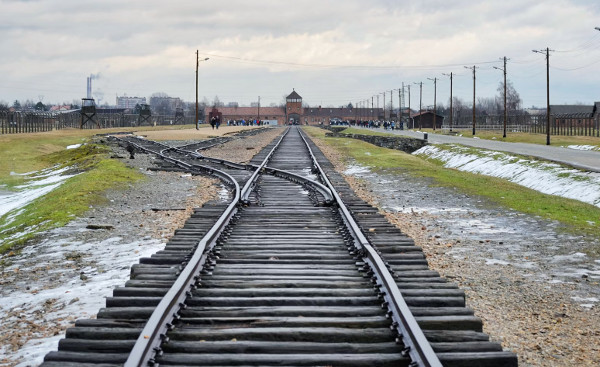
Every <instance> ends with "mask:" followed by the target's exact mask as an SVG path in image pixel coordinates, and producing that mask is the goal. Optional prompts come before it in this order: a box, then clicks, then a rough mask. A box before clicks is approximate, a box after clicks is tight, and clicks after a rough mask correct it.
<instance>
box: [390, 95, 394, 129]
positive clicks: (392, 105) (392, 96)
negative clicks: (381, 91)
mask: <svg viewBox="0 0 600 367" xmlns="http://www.w3.org/2000/svg"><path fill="white" fill-rule="evenodd" d="M393 92H394V90H393V89H392V90H391V91H390V122H391V121H392V112H393V111H394V100H393V99H392V98H394V93H393Z"/></svg>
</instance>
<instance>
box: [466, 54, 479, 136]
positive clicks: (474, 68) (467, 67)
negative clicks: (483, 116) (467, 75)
mask: <svg viewBox="0 0 600 367" xmlns="http://www.w3.org/2000/svg"><path fill="white" fill-rule="evenodd" d="M465 68H466V69H473V135H475V70H476V69H477V66H475V65H473V67H470V66H465Z"/></svg>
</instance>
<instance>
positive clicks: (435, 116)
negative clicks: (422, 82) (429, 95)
mask: <svg viewBox="0 0 600 367" xmlns="http://www.w3.org/2000/svg"><path fill="white" fill-rule="evenodd" d="M427 79H429V80H432V81H433V131H435V125H437V105H436V98H437V77H435V78H433V79H431V78H427Z"/></svg>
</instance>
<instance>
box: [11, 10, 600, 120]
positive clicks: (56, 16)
mask: <svg viewBox="0 0 600 367" xmlns="http://www.w3.org/2000/svg"><path fill="white" fill-rule="evenodd" d="M0 14H2V17H1V19H2V20H1V21H0V29H1V39H0V46H1V47H0V49H1V50H2V51H1V52H0V73H1V75H2V77H1V78H2V79H1V80H2V81H1V82H0V101H4V102H7V103H9V104H10V105H12V102H13V101H14V100H16V99H18V100H20V101H23V100H25V99H31V100H34V101H35V102H37V101H39V100H40V99H43V102H44V103H60V102H71V101H73V100H80V99H81V98H82V97H85V92H86V78H87V77H88V76H90V75H94V76H95V79H94V81H93V91H94V96H95V97H96V98H99V97H101V99H102V101H101V102H102V103H103V102H108V103H109V104H114V103H115V97H116V96H117V95H119V96H122V95H125V94H126V95H128V96H142V97H149V96H150V95H151V94H153V93H155V92H163V93H167V94H168V95H169V96H172V97H180V98H182V99H183V100H186V101H194V100H195V67H196V50H199V53H200V58H201V59H204V58H206V57H208V58H209V60H208V61H205V62H200V67H199V70H200V71H199V95H200V99H202V98H203V97H207V98H208V99H209V100H211V101H212V100H213V99H214V97H215V96H218V97H219V99H220V100H221V101H223V102H230V101H236V102H239V103H240V104H243V105H247V104H249V103H250V102H253V101H256V100H257V99H258V96H260V97H261V105H263V106H268V105H269V104H270V103H280V102H281V101H282V99H283V97H284V96H285V95H287V94H289V93H290V92H291V91H292V88H295V90H296V91H297V92H298V93H299V94H300V95H301V96H302V97H303V98H304V101H305V102H307V103H308V104H310V105H311V106H318V105H323V106H330V105H333V106H336V107H337V106H340V105H344V104H347V103H349V102H351V103H353V104H355V103H356V102H357V101H364V100H367V99H368V100H371V97H372V96H375V95H377V94H379V93H383V92H384V91H386V99H387V100H389V91H390V90H393V89H398V88H400V87H401V86H402V82H404V83H405V85H411V104H412V105H411V106H412V107H413V108H414V107H415V106H418V104H419V86H418V85H415V84H413V83H415V82H421V81H422V82H423V105H424V106H427V105H433V94H434V85H433V81H431V80H429V79H428V78H431V79H433V78H438V79H439V80H438V83H437V101H438V103H439V102H441V103H444V104H447V103H448V98H449V95H450V82H449V77H448V76H445V75H443V74H444V73H446V74H449V73H451V72H452V73H453V74H454V75H455V76H454V89H453V91H454V96H455V97H459V98H462V99H464V100H465V101H466V102H467V103H469V104H470V103H471V101H472V98H473V74H472V71H471V70H469V69H466V68H465V66H469V67H472V66H477V69H476V90H477V97H493V96H494V95H496V94H497V91H496V89H497V88H498V84H499V83H500V82H501V81H502V71H501V70H497V69H494V66H496V67H500V68H502V66H503V64H502V61H501V60H500V59H501V58H502V57H504V56H506V57H508V58H509V59H510V60H509V61H508V64H507V72H508V74H507V75H508V79H509V80H510V81H511V82H512V83H513V85H514V86H515V89H516V90H517V91H518V92H519V93H520V95H521V98H522V100H523V105H524V106H525V107H529V106H532V105H536V106H541V107H544V106H545V105H546V59H545V55H543V54H537V53H533V52H532V50H533V49H537V50H542V49H545V48H546V47H549V48H550V49H551V50H555V51H554V52H551V53H550V98H551V104H567V103H586V104H589V103H592V102H594V101H600V72H599V71H600V31H598V30H595V29H594V27H600V1H597V0H544V1H539V0H487V1H482V2H474V1H472V0H452V1H448V0H419V1H417V0H415V1H406V0H369V1H359V0H343V1H342V0H338V1H323V0H319V1H316V0H315V1H313V0H297V1H282V0H277V1H275V0H266V1H265V0H257V1H248V0H220V1H212V0H211V1H207V0H203V1H190V0H186V1H179V0H169V1H164V0H161V1H157V0H143V1H141V0H139V1H138V0H126V1H123V0H102V1H98V0H96V1H87V0H60V1H59V0H45V1H44V0H39V1H36V0H22V1H16V0H0ZM393 95H394V101H393V104H394V105H395V106H397V103H398V92H397V91H394V94H393ZM406 98H408V94H406ZM380 99H381V100H383V96H382V95H381V96H380ZM374 100H375V104H376V103H377V102H376V101H377V99H376V97H375V99H374ZM380 103H381V102H380Z"/></svg>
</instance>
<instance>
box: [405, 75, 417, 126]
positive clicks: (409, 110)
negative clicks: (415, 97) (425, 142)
mask: <svg viewBox="0 0 600 367" xmlns="http://www.w3.org/2000/svg"><path fill="white" fill-rule="evenodd" d="M411 112H412V111H411V109H410V84H409V85H408V121H409V122H410V120H412V118H411V117H410V113H411ZM412 122H413V129H414V128H415V120H412ZM406 125H407V126H406V128H407V129H408V124H406Z"/></svg>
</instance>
